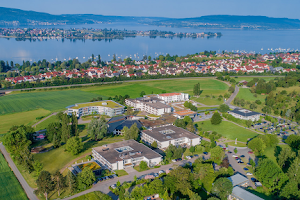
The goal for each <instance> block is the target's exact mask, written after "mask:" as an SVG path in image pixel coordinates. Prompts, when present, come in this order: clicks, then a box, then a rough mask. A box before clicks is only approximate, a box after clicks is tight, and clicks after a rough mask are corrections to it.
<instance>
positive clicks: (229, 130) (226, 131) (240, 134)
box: [197, 121, 258, 142]
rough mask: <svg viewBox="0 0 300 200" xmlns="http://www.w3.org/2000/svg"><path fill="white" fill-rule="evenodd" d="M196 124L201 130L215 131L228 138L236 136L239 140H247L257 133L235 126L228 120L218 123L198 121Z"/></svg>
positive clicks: (232, 138)
mask: <svg viewBox="0 0 300 200" xmlns="http://www.w3.org/2000/svg"><path fill="white" fill-rule="evenodd" d="M202 123H203V124H202ZM197 124H198V127H199V128H202V131H216V132H217V133H221V134H222V135H223V136H224V137H226V138H228V139H230V140H235V139H236V138H237V140H238V141H241V142H247V139H248V138H253V137H255V136H256V135H258V134H257V133H255V132H253V131H250V130H248V129H245V128H242V127H240V126H237V125H235V124H233V123H231V122H229V121H222V123H221V124H219V125H212V124H211V122H210V121H203V122H198V123H197Z"/></svg>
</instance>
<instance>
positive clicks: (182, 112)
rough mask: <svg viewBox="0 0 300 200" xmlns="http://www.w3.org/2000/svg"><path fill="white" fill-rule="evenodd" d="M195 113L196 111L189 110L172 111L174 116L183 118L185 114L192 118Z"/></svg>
mask: <svg viewBox="0 0 300 200" xmlns="http://www.w3.org/2000/svg"><path fill="white" fill-rule="evenodd" d="M196 115H197V113H196V112H194V111H191V110H181V111H177V112H174V116H175V117H177V118H178V119H183V118H184V117H185V116H189V117H190V118H192V119H193V118H194V117H195V116H196Z"/></svg>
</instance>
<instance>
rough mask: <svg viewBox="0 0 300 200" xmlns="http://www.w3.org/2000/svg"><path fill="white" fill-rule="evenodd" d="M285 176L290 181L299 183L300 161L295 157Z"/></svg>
mask: <svg viewBox="0 0 300 200" xmlns="http://www.w3.org/2000/svg"><path fill="white" fill-rule="evenodd" d="M287 176H288V177H289V179H290V180H291V181H295V182H297V183H300V159H299V158H298V157H296V158H295V159H294V161H293V163H292V164H291V166H290V167H289V169H288V171H287Z"/></svg>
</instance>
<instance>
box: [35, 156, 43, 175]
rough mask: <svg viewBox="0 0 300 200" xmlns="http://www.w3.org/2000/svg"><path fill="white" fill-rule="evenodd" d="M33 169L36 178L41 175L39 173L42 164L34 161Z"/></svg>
mask: <svg viewBox="0 0 300 200" xmlns="http://www.w3.org/2000/svg"><path fill="white" fill-rule="evenodd" d="M33 169H34V171H35V175H36V176H39V175H40V173H41V171H42V170H43V164H42V163H41V162H40V161H38V160H36V161H35V162H34V163H33Z"/></svg>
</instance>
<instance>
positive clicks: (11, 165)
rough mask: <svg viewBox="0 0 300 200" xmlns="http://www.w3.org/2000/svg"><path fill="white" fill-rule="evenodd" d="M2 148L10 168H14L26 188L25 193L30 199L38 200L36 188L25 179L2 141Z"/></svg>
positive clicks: (0, 144) (0, 146) (0, 148)
mask: <svg viewBox="0 0 300 200" xmlns="http://www.w3.org/2000/svg"><path fill="white" fill-rule="evenodd" d="M0 150H1V152H2V153H3V155H4V157H5V159H6V161H7V162H8V164H9V166H10V168H11V169H12V170H13V172H14V174H15V176H16V177H17V179H18V180H19V182H20V183H21V185H22V187H23V189H24V190H25V193H26V195H27V197H28V198H29V199H30V200H38V198H37V197H36V196H35V194H34V193H33V191H34V189H32V188H31V187H30V186H29V185H28V183H27V182H26V181H25V179H24V178H23V176H22V175H21V173H20V171H19V170H18V168H17V167H16V165H15V163H14V162H13V161H12V159H11V158H10V156H9V153H8V152H7V151H6V149H5V147H4V146H3V144H2V142H1V143H0Z"/></svg>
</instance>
